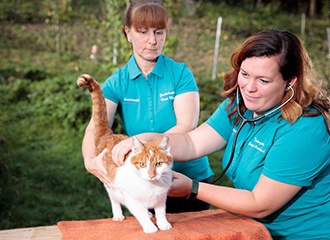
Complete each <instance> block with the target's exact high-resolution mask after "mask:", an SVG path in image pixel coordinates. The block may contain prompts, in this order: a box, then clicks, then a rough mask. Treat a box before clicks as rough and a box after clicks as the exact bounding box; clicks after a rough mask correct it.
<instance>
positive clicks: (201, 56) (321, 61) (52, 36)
mask: <svg viewBox="0 0 330 240" xmlns="http://www.w3.org/2000/svg"><path fill="white" fill-rule="evenodd" d="M255 2H258V4H255ZM266 2H267V3H266ZM286 2H287V1H275V0H273V1H248V0H245V1H230V0H227V1H201V0H199V1H192V0H173V1H171V0H165V1H164V3H165V4H166V6H167V8H168V10H169V12H170V14H171V29H170V33H169V36H168V38H167V41H166V46H165V48H164V54H167V55H168V56H170V57H172V58H173V59H175V60H176V61H184V62H185V63H186V64H187V65H188V66H189V67H190V68H191V70H192V71H193V73H194V75H195V78H196V81H197V83H198V86H199V88H200V98H201V116H200V122H203V121H205V120H206V119H207V118H208V117H209V116H210V115H211V114H212V112H213V111H214V110H215V109H216V107H217V106H218V104H219V103H220V102H221V101H222V100H223V99H222V97H221V95H220V93H221V90H222V81H223V76H224V73H225V72H226V71H228V70H229V69H230V64H229V56H230V53H231V52H232V51H233V50H234V49H235V47H237V46H238V44H240V43H242V42H243V41H244V39H245V38H246V37H247V36H249V35H250V34H252V33H254V32H256V31H259V30H262V29H283V30H289V31H292V32H293V33H295V34H297V35H298V36H300V37H301V38H302V39H303V42H304V45H305V47H306V48H307V50H308V52H309V53H310V56H311V58H312V60H313V62H314V65H315V68H316V70H317V71H318V72H319V74H320V80H323V81H324V83H325V84H326V83H329V82H330V67H329V58H327V55H328V54H329V49H328V45H327V34H326V28H327V27H330V18H329V16H330V14H329V13H330V3H329V1H317V3H318V5H317V6H318V7H317V11H316V15H314V16H312V15H309V14H308V4H306V2H307V1H299V2H298V1H290V2H296V3H297V2H298V3H299V4H298V3H297V4H296V5H294V4H293V6H292V7H289V6H288V5H285V4H287V3H286ZM126 5H127V1H120V0H99V1H87V0H57V1H46V0H42V1H37V0H29V1H23V0H14V1H4V0H2V1H0V39H1V40H0V53H1V56H2V57H1V58H0V110H1V113H0V229H7V228H16V227H30V226H38V225H50V224H56V223H57V222H58V221H61V220H73V219H95V218H108V217H111V207H110V204H109V201H108V197H107V195H106V192H105V191H104V189H103V187H102V184H101V183H100V182H99V181H98V180H97V179H96V178H95V177H93V176H92V175H90V174H88V173H87V172H86V170H85V168H84V166H83V160H82V156H81V140H82V137H83V134H84V129H85V127H86V125H87V123H88V121H89V118H90V114H91V111H90V109H91V103H90V97H89V94H88V92H87V91H86V90H83V89H79V88H78V87H77V86H76V83H75V82H76V79H77V77H78V76H79V75H80V74H82V73H89V74H91V75H93V76H94V77H95V78H96V79H97V80H98V81H99V82H103V81H104V80H105V79H106V78H107V77H108V76H109V75H110V74H111V73H112V72H113V71H114V70H115V69H117V68H118V67H120V66H122V65H123V64H124V63H125V61H126V60H127V59H128V57H129V55H130V48H129V45H128V44H127V43H126V40H125V39H124V36H123V34H122V19H123V14H124V12H125V10H126ZM302 13H307V17H306V28H305V32H302V31H301V19H302ZM219 16H221V17H222V18H223V23H222V34H221V41H220V51H219V55H218V56H217V60H218V64H217V69H218V72H217V76H216V79H215V80H212V79H211V74H212V66H213V55H214V41H215V32H216V26H217V19H218V17H219ZM92 45H97V46H98V49H99V50H98V52H97V54H96V58H95V59H93V60H91V59H90V54H91V52H90V50H91V47H92ZM328 86H329V85H328ZM114 129H115V131H116V132H122V129H121V126H120V124H119V123H118V121H116V122H115V125H114ZM221 154H222V152H219V153H214V154H212V155H210V162H211V166H212V168H213V170H214V172H215V174H216V175H217V174H219V173H220V162H221ZM217 184H220V185H227V186H230V183H229V182H228V181H227V179H226V178H224V179H222V180H221V181H219V182H218V183H217Z"/></svg>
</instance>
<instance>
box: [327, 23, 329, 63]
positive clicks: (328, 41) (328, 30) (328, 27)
mask: <svg viewBox="0 0 330 240" xmlns="http://www.w3.org/2000/svg"><path fill="white" fill-rule="evenodd" d="M327 34H328V48H329V54H328V56H327V57H328V58H329V59H330V27H328V28H327Z"/></svg>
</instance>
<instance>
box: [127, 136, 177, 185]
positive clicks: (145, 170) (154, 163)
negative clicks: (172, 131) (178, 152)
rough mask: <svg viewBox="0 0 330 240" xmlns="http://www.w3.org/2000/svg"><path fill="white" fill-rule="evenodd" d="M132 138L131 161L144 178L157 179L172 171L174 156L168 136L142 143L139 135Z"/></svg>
mask: <svg viewBox="0 0 330 240" xmlns="http://www.w3.org/2000/svg"><path fill="white" fill-rule="evenodd" d="M132 139H133V140H132V141H133V147H132V153H131V156H130V163H131V164H132V166H134V167H135V169H136V172H137V173H138V174H139V175H140V176H141V177H142V178H143V179H146V180H149V181H156V180H158V179H160V178H161V176H162V175H164V174H168V173H169V172H171V167H172V162H173V158H172V155H171V153H170V146H169V145H168V137H167V136H164V137H163V139H162V140H155V141H150V142H147V143H142V142H141V141H140V140H139V139H138V138H137V137H133V138H132Z"/></svg>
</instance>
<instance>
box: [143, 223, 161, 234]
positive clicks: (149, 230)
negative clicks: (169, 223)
mask: <svg viewBox="0 0 330 240" xmlns="http://www.w3.org/2000/svg"><path fill="white" fill-rule="evenodd" d="M143 231H144V232H145V233H155V232H157V231H158V228H157V227H156V226H155V224H153V223H151V224H149V225H148V226H144V227H143Z"/></svg>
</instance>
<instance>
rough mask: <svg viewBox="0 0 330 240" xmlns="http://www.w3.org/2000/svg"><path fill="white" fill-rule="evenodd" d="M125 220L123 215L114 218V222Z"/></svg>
mask: <svg viewBox="0 0 330 240" xmlns="http://www.w3.org/2000/svg"><path fill="white" fill-rule="evenodd" d="M124 219H125V217H124V216H123V215H119V216H113V218H112V221H115V222H120V221H123V220H124Z"/></svg>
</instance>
